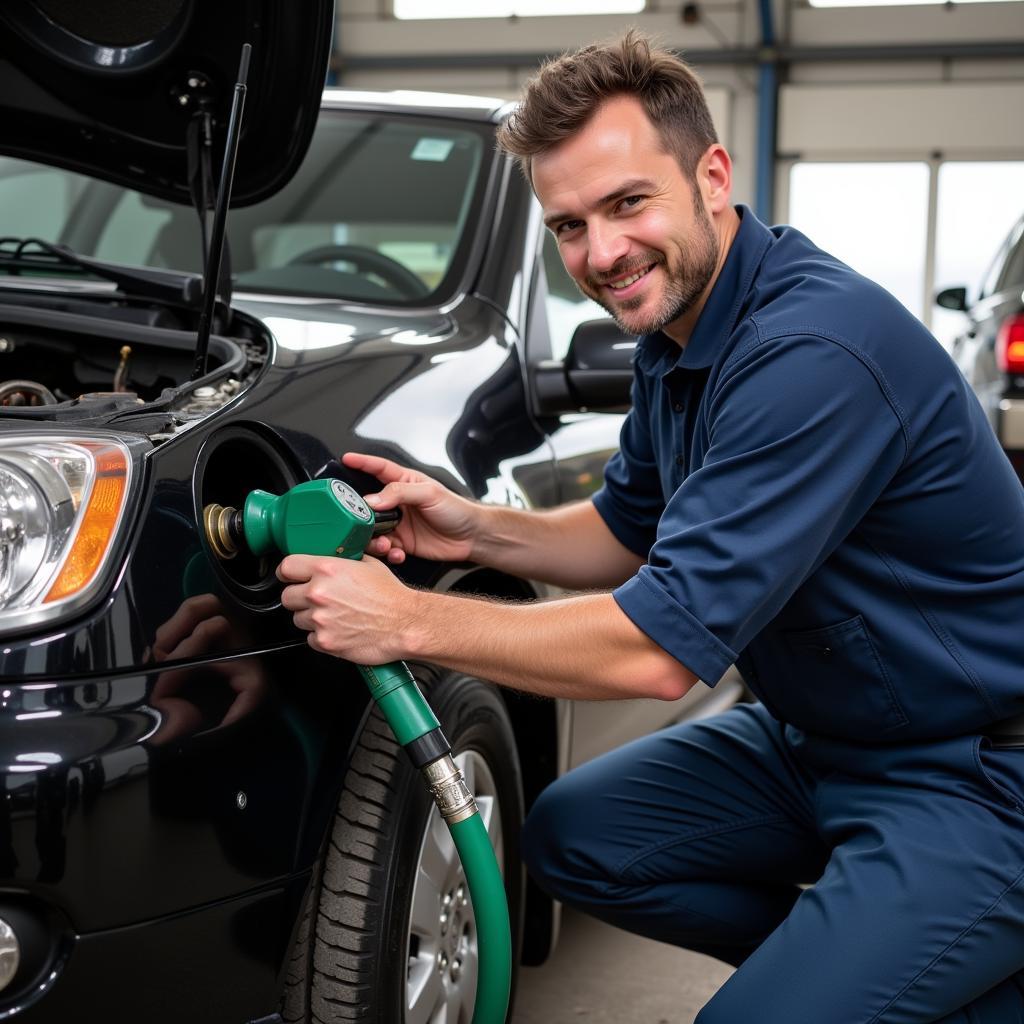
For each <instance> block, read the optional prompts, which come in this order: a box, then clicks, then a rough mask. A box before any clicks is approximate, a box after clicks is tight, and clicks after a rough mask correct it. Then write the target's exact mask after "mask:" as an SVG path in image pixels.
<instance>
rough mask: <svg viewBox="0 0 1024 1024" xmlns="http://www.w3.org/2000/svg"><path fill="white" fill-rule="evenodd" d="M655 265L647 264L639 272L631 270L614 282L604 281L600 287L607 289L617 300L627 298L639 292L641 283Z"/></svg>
mask: <svg viewBox="0 0 1024 1024" xmlns="http://www.w3.org/2000/svg"><path fill="white" fill-rule="evenodd" d="M657 265H658V264H657V263H649V264H648V265H647V266H645V267H641V268H640V269H639V270H633V271H631V272H630V273H628V274H626V275H625V276H624V277H620V278H618V279H617V280H615V281H606V282H605V283H604V284H603V286H602V287H604V288H607V289H608V290H609V291H611V292H612V294H613V295H614V296H615V298H617V299H626V298H629V297H630V296H631V295H632V294H633V293H634V292H637V291H639V290H640V287H641V282H642V281H644V280H645V279H646V278H647V277H648V275H649V274H650V272H651V271H652V270H653V269H654V268H655V267H656V266H657Z"/></svg>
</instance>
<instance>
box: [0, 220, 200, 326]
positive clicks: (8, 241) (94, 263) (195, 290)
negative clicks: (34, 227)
mask: <svg viewBox="0 0 1024 1024" xmlns="http://www.w3.org/2000/svg"><path fill="white" fill-rule="evenodd" d="M59 267H75V268H77V269H78V270H81V271H85V272H86V273H89V274H93V275H95V276H96V277H100V278H103V279H104V280H106V281H113V282H114V284H115V285H116V286H117V289H118V291H120V292H122V293H124V295H125V296H126V297H128V298H133V299H156V300H157V301H159V302H165V303H169V304H172V305H175V306H185V307H187V308H189V309H199V307H200V305H201V303H202V298H203V279H202V277H200V276H199V275H198V274H188V273H184V272H182V271H178V270H154V269H151V268H147V267H126V266H123V265H121V264H119V263H106V262H104V261H103V260H96V259H92V258H91V257H89V256H82V255H81V254H80V253H77V252H75V251H74V249H71V248H69V247H68V246H66V245H56V244H54V243H53V242H47V241H45V240H44V239H42V238H0V271H2V272H4V273H8V274H14V275H17V274H19V273H21V272H23V271H33V272H35V273H47V272H49V273H52V272H53V271H54V270H56V269H57V268H59Z"/></svg>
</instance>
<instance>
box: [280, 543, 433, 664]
mask: <svg viewBox="0 0 1024 1024" xmlns="http://www.w3.org/2000/svg"><path fill="white" fill-rule="evenodd" d="M277 578H278V579H279V580H281V581H282V582H283V583H288V584H291V585H290V586H287V587H285V588H284V591H283V592H282V594H281V603H282V604H283V605H284V607H285V608H287V609H288V610H289V611H290V612H292V613H293V616H292V618H293V619H294V620H295V625H296V626H298V627H299V629H304V630H306V631H307V632H308V633H309V637H308V642H309V646H310V647H312V648H313V650H315V651H320V652H322V653H324V654H333V655H334V656H335V657H338V658H347V659H348V660H349V661H352V662H355V663H356V664H357V665H383V664H385V663H386V662H389V661H398V660H399V659H401V658H404V657H407V656H408V655H409V651H408V650H406V649H405V640H404V638H405V635H406V630H407V629H408V627H409V625H410V622H411V620H412V618H413V613H412V607H413V604H414V600H415V594H416V592H415V591H413V590H410V589H409V588H408V587H406V586H405V585H404V584H403V583H401V582H400V581H399V580H398V579H396V577H395V576H393V575H392V574H391V571H390V570H389V569H388V568H387V567H386V566H385V565H384V564H383V563H382V562H380V561H379V560H378V559H376V558H364V559H362V560H361V561H358V562H357V561H353V560H352V559H348V558H331V557H326V556H316V555H289V556H288V557H287V558H285V559H284V561H282V562H281V564H280V565H279V566H278V567H277Z"/></svg>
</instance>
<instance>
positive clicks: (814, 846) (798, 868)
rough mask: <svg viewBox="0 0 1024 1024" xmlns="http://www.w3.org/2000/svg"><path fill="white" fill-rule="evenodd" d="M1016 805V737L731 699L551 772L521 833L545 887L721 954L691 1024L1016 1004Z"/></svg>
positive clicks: (986, 1020)
mask: <svg viewBox="0 0 1024 1024" xmlns="http://www.w3.org/2000/svg"><path fill="white" fill-rule="evenodd" d="M1022 807H1024V749H1011V750H1003V749H999V750H994V749H991V747H990V744H989V742H988V741H987V740H985V739H983V738H981V737H978V736H973V737H971V736H965V737H960V738H956V739H949V740H942V741H934V742H927V743H917V744H907V745H902V746H899V747H888V748H885V747H877V746H876V747H870V748H865V747H861V746H857V745H855V744H850V743H843V742H838V741H835V740H826V739H823V738H821V737H809V736H807V735H806V734H802V733H799V732H798V731H797V730H787V729H786V728H785V727H783V726H781V725H780V724H779V723H778V722H776V721H775V720H773V719H772V718H771V717H770V716H769V715H768V714H767V713H766V712H765V711H764V709H763V708H761V707H760V706H747V705H744V706H741V707H737V708H734V709H732V710H730V711H728V712H726V713H725V714H723V715H719V716H716V717H715V718H710V719H707V720H704V721H699V722H691V723H686V724H683V725H679V726H674V727H672V728H669V729H666V730H663V731H661V732H658V733H655V734H654V735H651V736H648V737H645V738H643V739H640V740H636V741H635V742H633V743H630V744H627V745H626V746H625V747H622V748H620V749H619V750H616V751H613V752H611V753H609V754H606V755H604V756H603V757H599V758H597V759H596V760H594V761H591V762H589V763H587V764H584V765H582V766H581V767H579V768H577V769H575V770H574V771H572V772H570V773H569V774H567V775H566V776H564V777H563V778H561V779H559V780H558V781H557V782H555V783H554V784H553V785H552V786H550V787H549V788H548V789H547V790H546V791H545V792H544V793H542V794H541V796H540V798H539V799H538V801H537V804H536V806H535V807H534V809H533V810H532V811H531V813H530V816H529V818H528V820H527V823H526V827H525V830H524V836H523V849H524V856H525V858H526V862H527V865H528V867H529V869H530V871H531V873H532V874H533V876H534V877H535V878H536V880H537V881H538V882H539V883H540V885H541V886H542V887H543V888H544V889H545V890H547V891H548V892H549V893H551V894H552V895H553V896H556V897H557V898H559V899H561V900H564V901H565V902H566V903H568V904H571V905H572V906H575V907H578V908H580V909H582V910H584V911H586V912H587V913H589V914H592V915H594V916H595V917H598V918H601V919H602V920H605V921H608V922H610V923H612V924H614V925H617V926H619V927H621V928H625V929H627V930H628V931H632V932H636V933H638V934H640V935H646V936H649V937H651V938H655V939H660V940H661V941H663V942H669V943H673V944H675V945H677V946H682V947H685V948H687V949H693V950H698V951H700V952H702V953H707V954H709V955H711V956H714V957H717V958H719V959H721V960H724V961H726V962H728V963H731V964H733V965H736V966H737V968H738V970H737V971H736V972H735V973H734V974H733V975H732V977H731V978H730V979H729V980H728V981H727V982H726V983H725V985H723V986H722V988H721V989H720V990H719V991H718V993H717V994H716V995H715V996H714V998H713V999H712V1000H711V1001H710V1002H709V1003H708V1004H707V1006H705V1007H704V1009H703V1010H702V1011H701V1013H700V1014H699V1016H698V1017H697V1024H925V1022H937V1021H941V1022H942V1024H1024V973H1021V974H1018V972H1022V970H1024V810H1022ZM801 883H814V884H813V886H811V887H810V888H802V887H801Z"/></svg>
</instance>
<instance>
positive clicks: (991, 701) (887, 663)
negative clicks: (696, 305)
mask: <svg viewBox="0 0 1024 1024" xmlns="http://www.w3.org/2000/svg"><path fill="white" fill-rule="evenodd" d="M738 212H739V214H740V216H741V218H742V219H741V224H740V228H739V232H738V234H737V236H736V238H735V240H734V241H733V244H732V247H731V249H730V251H729V254H728V257H727V259H726V262H725V265H724V267H723V268H722V272H721V274H720V276H719V278H718V280H717V282H716V283H715V286H714V289H713V290H712V292H711V295H710V297H709V299H708V302H707V305H706V306H705V308H704V310H703V311H702V313H701V316H700V319H699V320H698V322H697V325H696V328H695V330H694V332H693V335H692V337H691V338H690V341H689V344H688V345H687V346H686V348H685V349H680V347H679V346H678V345H677V344H676V343H674V342H673V341H671V339H669V338H668V337H666V336H665V335H663V334H661V333H660V332H659V333H656V334H652V335H647V336H645V337H643V338H641V339H640V342H639V344H638V346H637V352H636V356H635V359H634V367H635V377H634V384H633V407H632V410H631V412H630V414H629V415H628V416H627V418H626V420H625V423H624V425H623V429H622V436H621V442H620V443H621V448H620V451H619V453H618V454H617V455H616V456H614V457H613V458H612V460H611V461H610V463H609V464H608V467H607V469H606V472H605V482H604V486H603V487H602V489H601V490H600V491H599V492H598V493H597V494H596V495H595V496H594V499H593V500H594V504H595V506H596V508H597V510H598V512H599V513H600V514H601V516H602V518H603V519H604V520H605V522H606V523H607V524H608V526H609V528H610V529H611V531H612V532H613V533H614V534H615V536H616V537H617V538H618V539H619V540H620V541H621V542H622V543H623V544H624V545H626V547H628V548H630V549H631V550H633V551H635V552H637V553H638V554H640V555H642V556H643V557H645V558H646V559H647V564H646V565H644V566H643V567H642V568H641V569H640V571H639V572H638V573H637V575H636V576H635V577H634V578H633V579H631V580H629V581H628V582H627V583H625V584H624V585H623V586H621V587H619V588H618V589H617V590H615V591H614V597H615V600H616V601H617V602H618V604H619V606H620V607H621V608H622V609H623V611H624V612H625V613H626V614H627V615H628V616H629V618H630V619H632V620H633V622H635V623H636V624H637V625H638V626H639V627H640V628H641V629H642V630H643V631H644V632H645V633H646V634H647V635H648V636H650V637H651V639H653V640H654V641H655V642H656V643H657V644H658V645H659V646H661V647H662V648H663V649H664V650H666V651H667V652H668V653H670V654H671V655H672V656H673V657H675V658H676V659H678V660H679V661H680V662H681V663H682V664H683V665H685V666H686V667H687V668H689V669H690V670H691V671H692V672H694V673H696V674H697V675H699V676H700V677H701V678H702V679H704V680H706V681H707V682H709V683H711V684H712V685H713V684H714V683H715V682H716V681H717V680H718V679H719V677H720V676H721V675H722V673H723V672H724V671H725V669H726V668H727V667H728V666H729V665H730V664H731V663H733V662H736V663H737V665H738V666H739V668H740V670H741V672H742V674H743V676H744V678H745V679H746V680H747V682H748V684H749V686H750V687H751V689H752V690H753V691H754V693H756V694H757V696H758V697H759V698H760V699H761V700H762V702H763V703H764V704H765V705H766V707H767V708H768V709H769V710H770V711H771V712H772V713H773V714H774V715H775V716H776V717H777V718H779V719H781V720H782V721H785V722H788V723H790V724H792V725H794V726H796V727H798V728H800V729H804V730H806V731H808V732H813V733H820V734H824V735H831V736H838V737H843V738H849V739H855V740H860V741H871V742H875V741H891V742H901V741H903V740H907V739H919V738H929V737H937V736H948V735H957V734H961V733H966V732H974V731H983V730H984V727H985V726H986V725H987V724H989V723H991V722H993V721H995V720H997V719H1000V718H1005V717H1008V716H1010V715H1015V714H1019V713H1022V712H1024V489H1022V488H1021V485H1020V483H1019V481H1018V480H1017V478H1016V476H1015V474H1014V472H1013V470H1012V469H1011V467H1010V464H1009V462H1008V461H1007V459H1006V457H1005V455H1004V454H1003V452H1002V451H1001V449H1000V448H999V445H998V443H997V442H996V439H995V437H994V435H993V432H992V429H991V427H990V426H989V424H988V422H987V420H986V418H985V416H984V413H983V412H982V409H981V407H980V405H979V404H978V402H977V400H976V399H975V397H974V395H973V393H972V392H971V390H970V388H969V387H968V386H967V384H966V382H965V381H964V379H963V377H962V376H961V374H960V372H959V371H958V370H957V368H956V366H955V365H954V363H953V362H952V360H951V359H950V358H949V357H948V355H947V354H946V353H945V352H944V351H943V349H942V348H941V346H940V345H939V344H938V343H937V342H936V341H935V339H934V338H932V336H931V335H930V334H929V333H928V332H927V331H926V330H925V328H924V327H923V326H922V324H921V323H920V322H919V321H918V320H917V319H916V318H915V317H913V316H912V315H911V314H910V313H909V312H908V311H907V310H906V309H905V308H904V307H903V306H902V305H900V303H899V302H897V301H896V300H895V299H894V298H893V297H892V296H891V295H889V294H888V293H887V292H886V291H884V290H883V289H882V288H880V287H879V286H878V285H876V284H874V283H872V282H871V281H868V280H867V279H865V278H864V277H861V276H860V275H859V274H857V273H855V272H854V271H853V270H851V269H850V268H849V267H847V266H846V265H845V264H843V263H841V262H840V261H839V260H837V259H835V258H834V257H832V256H829V255H828V254H826V253H824V252H822V251H821V250H820V249H818V248H816V247H815V246H814V245H813V244H812V243H811V242H810V241H809V240H808V239H807V238H806V237H805V236H804V235H802V234H801V233H800V232H799V231H796V230H794V229H793V228H790V227H776V228H771V229H769V228H767V227H765V225H764V224H762V223H761V222H760V221H758V220H757V219H756V218H755V217H754V215H753V214H752V213H751V212H750V211H749V210H747V209H745V208H743V207H738Z"/></svg>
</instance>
